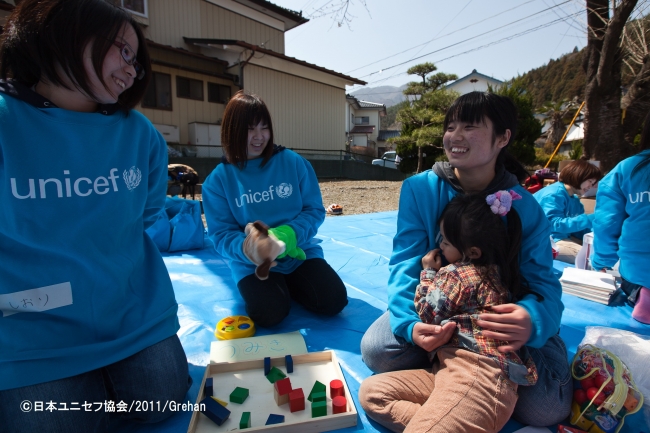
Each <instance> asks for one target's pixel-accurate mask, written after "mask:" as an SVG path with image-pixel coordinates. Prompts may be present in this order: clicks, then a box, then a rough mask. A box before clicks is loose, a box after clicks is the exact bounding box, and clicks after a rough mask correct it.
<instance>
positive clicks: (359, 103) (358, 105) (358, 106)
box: [345, 94, 386, 115]
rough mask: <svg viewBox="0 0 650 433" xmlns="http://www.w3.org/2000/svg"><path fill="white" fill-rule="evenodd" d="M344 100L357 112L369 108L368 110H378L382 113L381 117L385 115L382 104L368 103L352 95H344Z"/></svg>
mask: <svg viewBox="0 0 650 433" xmlns="http://www.w3.org/2000/svg"><path fill="white" fill-rule="evenodd" d="M345 99H347V100H348V102H349V103H350V104H351V105H352V106H353V107H354V108H356V109H357V110H361V109H364V108H370V109H373V108H375V109H379V111H380V112H382V111H383V114H382V115H386V105H384V104H379V103H377V102H370V101H362V100H361V99H357V98H355V97H354V96H352V95H348V94H346V95H345Z"/></svg>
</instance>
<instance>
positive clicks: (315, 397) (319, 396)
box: [311, 391, 327, 403]
mask: <svg viewBox="0 0 650 433" xmlns="http://www.w3.org/2000/svg"><path fill="white" fill-rule="evenodd" d="M317 401H327V397H326V395H325V391H322V392H315V393H313V394H312V395H311V402H312V403H315V402H317Z"/></svg>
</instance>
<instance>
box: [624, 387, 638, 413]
mask: <svg viewBox="0 0 650 433" xmlns="http://www.w3.org/2000/svg"><path fill="white" fill-rule="evenodd" d="M638 404H639V400H638V399H637V398H636V397H634V396H633V395H632V391H631V390H630V391H628V393H627V398H625V403H623V407H624V408H625V409H627V411H628V412H629V411H632V410H634V409H636V407H637V405H638Z"/></svg>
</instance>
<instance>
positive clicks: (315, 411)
mask: <svg viewBox="0 0 650 433" xmlns="http://www.w3.org/2000/svg"><path fill="white" fill-rule="evenodd" d="M325 415H327V403H326V402H324V401H315V402H313V403H312V404H311V417H312V418H317V417H319V416H325Z"/></svg>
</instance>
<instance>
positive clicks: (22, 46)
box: [0, 0, 151, 113]
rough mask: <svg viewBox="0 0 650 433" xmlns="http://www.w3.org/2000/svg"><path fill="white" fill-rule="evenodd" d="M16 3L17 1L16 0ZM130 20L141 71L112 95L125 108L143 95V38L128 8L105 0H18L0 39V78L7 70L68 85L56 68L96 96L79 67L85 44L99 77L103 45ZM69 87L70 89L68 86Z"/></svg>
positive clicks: (30, 81)
mask: <svg viewBox="0 0 650 433" xmlns="http://www.w3.org/2000/svg"><path fill="white" fill-rule="evenodd" d="M17 3H18V2H17ZM127 24H130V25H131V27H133V29H134V30H135V34H136V36H137V38H138V45H139V47H138V52H137V56H136V60H137V61H138V63H140V64H141V65H142V67H143V68H144V71H145V75H144V77H143V79H142V80H135V81H134V83H133V85H132V86H131V87H130V88H128V89H126V90H125V91H124V92H122V93H121V94H120V96H119V98H118V100H117V103H118V104H119V105H120V108H121V109H122V110H123V111H124V112H127V113H128V111H129V110H130V109H131V108H133V107H135V106H136V105H137V104H138V103H139V102H140V100H141V99H142V97H143V96H144V94H145V92H146V90H147V85H148V84H149V79H150V77H151V62H150V60H149V53H148V51H147V41H146V39H145V37H144V34H143V33H142V29H141V28H140V25H139V24H138V23H137V22H136V21H135V19H134V18H133V17H132V16H131V14H130V13H128V12H126V11H125V10H123V9H121V8H118V7H116V6H113V5H112V4H110V3H109V2H107V1H106V0H23V1H21V2H20V3H18V5H17V6H16V8H15V9H14V11H13V12H12V13H11V15H10V16H9V18H8V20H7V24H6V25H5V27H4V33H3V34H2V38H1V39H0V78H2V79H5V80H6V79H7V77H8V76H11V78H13V79H14V80H17V81H19V82H21V83H23V84H25V85H26V86H28V87H32V86H33V85H35V84H36V83H38V82H39V81H41V80H43V81H48V82H50V83H52V84H54V85H57V86H61V87H65V88H68V86H67V85H66V84H65V83H64V80H63V78H64V77H61V76H60V74H65V75H66V76H67V78H68V79H69V80H70V81H71V82H72V83H74V85H76V86H77V87H78V89H79V90H81V91H83V92H84V93H86V94H87V95H89V96H91V97H95V95H94V92H93V90H92V88H91V86H90V84H89V78H88V76H87V74H86V69H85V68H84V62H83V57H84V50H85V49H86V46H87V45H88V44H90V43H92V44H93V51H92V63H93V68H94V69H95V73H96V74H97V77H98V78H99V80H100V81H101V82H102V84H104V87H106V88H108V85H107V84H106V83H104V82H103V74H102V68H103V65H104V59H105V58H106V54H107V53H108V50H110V49H112V48H113V42H114V41H115V40H116V38H118V37H119V36H120V31H121V30H122V28H123V27H124V26H125V25H127ZM69 90H73V89H69Z"/></svg>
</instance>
